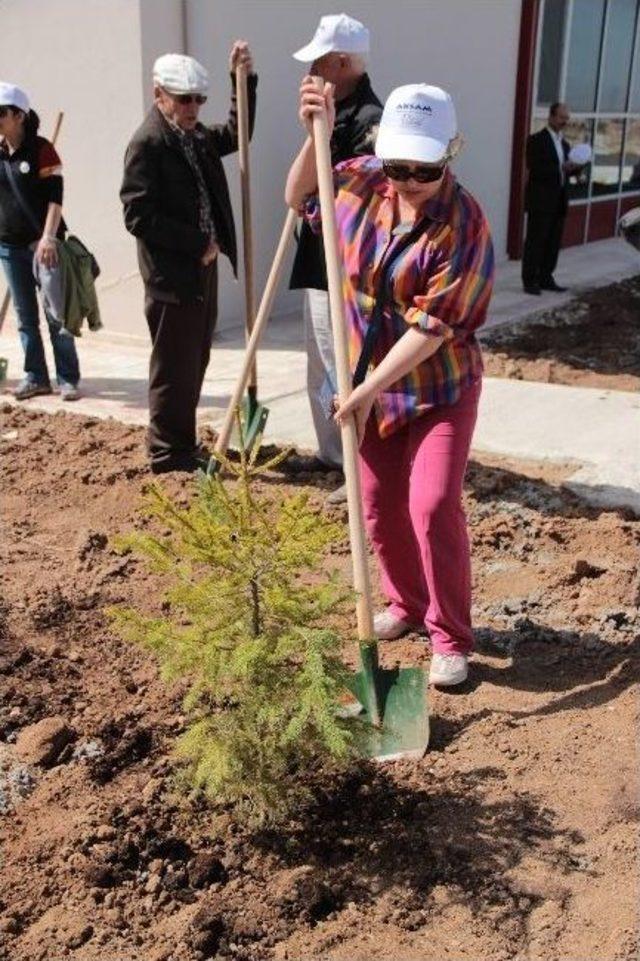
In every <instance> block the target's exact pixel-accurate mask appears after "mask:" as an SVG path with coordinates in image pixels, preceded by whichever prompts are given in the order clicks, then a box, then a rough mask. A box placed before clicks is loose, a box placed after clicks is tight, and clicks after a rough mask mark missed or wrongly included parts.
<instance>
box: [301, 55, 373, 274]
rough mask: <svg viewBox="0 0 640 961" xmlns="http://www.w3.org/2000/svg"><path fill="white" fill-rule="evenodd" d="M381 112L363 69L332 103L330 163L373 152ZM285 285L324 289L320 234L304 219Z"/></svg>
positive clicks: (323, 266) (323, 265) (323, 264)
mask: <svg viewBox="0 0 640 961" xmlns="http://www.w3.org/2000/svg"><path fill="white" fill-rule="evenodd" d="M381 116H382V104H381V103H380V101H379V100H378V98H377V97H376V95H375V93H374V92H373V90H372V89H371V81H370V80H369V77H368V75H367V74H366V73H365V74H364V76H363V77H362V78H361V80H360V82H359V83H358V86H357V87H356V89H355V90H354V91H353V93H351V94H349V96H348V97H345V98H344V100H340V101H338V103H337V104H336V122H335V126H334V128H333V134H332V135H331V162H332V163H333V165H334V166H335V165H336V164H337V163H340V162H341V161H342V160H350V159H351V157H360V156H363V155H365V154H372V153H373V147H374V141H375V132H374V129H373V128H374V127H376V126H377V124H379V123H380V117H381ZM289 286H290V288H291V289H292V290H297V289H299V288H300V287H314V288H316V289H317V290H326V289H327V268H326V265H325V260H324V250H323V247H322V238H321V237H319V236H318V235H317V234H314V233H313V232H312V230H311V228H310V227H309V225H308V224H306V223H303V224H302V226H301V228H300V236H299V239H298V250H297V252H296V256H295V260H294V262H293V271H292V273H291V282H290V284H289Z"/></svg>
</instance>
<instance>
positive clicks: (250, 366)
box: [207, 210, 298, 474]
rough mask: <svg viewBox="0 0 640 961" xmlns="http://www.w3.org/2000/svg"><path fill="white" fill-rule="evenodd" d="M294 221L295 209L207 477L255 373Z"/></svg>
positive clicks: (286, 225)
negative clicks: (260, 342)
mask: <svg viewBox="0 0 640 961" xmlns="http://www.w3.org/2000/svg"><path fill="white" fill-rule="evenodd" d="M297 220H298V215H297V214H296V212H295V210H290V211H289V212H288V214H287V217H286V220H285V222H284V226H283V228H282V233H281V235H280V240H279V241H278V247H277V250H276V255H275V257H274V259H273V263H272V265H271V270H270V271H269V276H268V277H267V283H266V286H265V288H264V293H263V295H262V300H261V301H260V307H259V309H258V314H257V317H256V321H255V324H254V326H253V330H252V331H251V336H250V337H249V342H248V344H247V349H246V352H245V356H244V362H243V365H242V370H241V371H240V375H239V377H238V380H237V381H236V385H235V387H234V389H233V393H232V395H231V400H230V401H229V406H228V407H227V412H226V414H225V418H224V421H223V423H222V427H221V428H220V431H219V432H218V437H217V439H216V443H215V447H214V448H213V450H214V456H213V457H212V458H211V460H210V461H209V466H208V468H207V473H208V474H214V473H215V472H216V471H217V469H218V467H219V464H220V462H219V461H218V460H216V457H215V455H216V454H223V455H224V454H226V453H227V448H228V446H229V439H230V437H231V432H232V430H233V426H234V423H235V420H236V415H237V411H238V408H239V406H240V401H241V398H242V395H243V394H244V391H245V388H246V386H247V383H248V381H249V377H250V375H251V372H252V371H255V356H256V351H257V349H258V343H259V341H260V337H261V335H262V331H263V330H264V328H265V326H266V323H267V321H268V319H269V317H270V315H271V308H272V307H273V301H274V298H275V295H276V290H277V288H278V282H279V280H280V276H281V274H282V268H283V267H284V264H285V259H286V255H287V250H288V248H289V244H290V242H291V238H292V236H293V232H294V230H295V226H296V223H297ZM262 409H263V410H264V411H265V418H264V419H265V420H266V408H264V407H263V408H262ZM245 424H246V421H245ZM263 429H264V422H263V424H262V427H260V428H259V430H258V434H256V433H254V435H253V439H254V443H255V442H256V441H257V440H259V435H260V434H261V433H262V430H263ZM243 442H244V446H246V448H247V449H251V447H250V445H248V444H247V439H246V437H243Z"/></svg>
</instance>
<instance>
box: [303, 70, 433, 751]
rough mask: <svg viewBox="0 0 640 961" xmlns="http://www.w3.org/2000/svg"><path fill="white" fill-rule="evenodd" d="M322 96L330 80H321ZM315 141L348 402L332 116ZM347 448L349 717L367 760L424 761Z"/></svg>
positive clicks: (422, 702) (418, 676)
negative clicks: (354, 719)
mask: <svg viewBox="0 0 640 961" xmlns="http://www.w3.org/2000/svg"><path fill="white" fill-rule="evenodd" d="M314 80H315V83H316V86H317V88H318V91H319V92H320V93H322V91H323V90H324V81H323V80H322V79H321V78H320V77H315V78H314ZM313 140H314V145H315V155H316V166H317V170H318V187H319V193H320V208H321V211H322V238H323V241H324V251H325V257H326V262H327V277H328V281H329V306H330V309H331V326H332V330H333V341H334V348H335V356H336V374H337V380H338V397H339V399H340V401H341V402H344V401H345V400H346V399H347V398H348V396H349V394H350V393H351V373H350V370H349V359H348V340H347V328H346V324H345V315H344V303H343V300H342V269H341V263H340V254H339V248H338V230H337V225H336V215H335V200H334V190H333V173H332V169H331V152H330V148H329V135H328V127H327V117H326V113H324V112H323V113H321V114H315V115H314V118H313ZM342 449H343V455H344V473H345V480H346V487H347V505H348V511H349V540H350V544H351V557H352V563H353V581H354V587H355V590H356V594H357V602H356V603H357V606H356V615H357V622H358V639H359V644H360V670H359V671H358V672H357V674H355V675H354V677H353V682H352V685H351V690H352V693H353V694H354V696H355V697H356V698H357V703H356V704H354V705H350V706H349V707H348V708H347V709H346V711H345V713H346V714H348V715H351V716H356V715H357V716H358V717H359V718H360V719H361V720H364V721H365V722H368V723H365V724H362V725H358V728H357V733H356V740H357V745H358V748H359V750H360V751H361V753H362V754H364V755H365V756H367V757H373V758H376V759H379V760H385V761H386V760H395V759H397V758H402V757H410V758H420V757H422V756H423V755H424V753H425V751H426V750H427V745H428V743H429V708H428V698H427V692H428V678H427V675H426V673H425V671H424V670H423V669H422V668H418V667H395V668H392V669H387V668H382V667H380V664H379V661H378V645H377V643H376V641H375V639H374V632H373V613H372V600H371V582H370V578H369V567H368V563H367V548H366V540H365V533H364V517H363V511H362V496H361V491H360V470H359V463H358V438H357V433H356V423H355V418H354V417H350V418H349V419H348V420H347V421H346V422H345V423H344V424H343V425H342Z"/></svg>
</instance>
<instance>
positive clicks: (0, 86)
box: [0, 82, 29, 113]
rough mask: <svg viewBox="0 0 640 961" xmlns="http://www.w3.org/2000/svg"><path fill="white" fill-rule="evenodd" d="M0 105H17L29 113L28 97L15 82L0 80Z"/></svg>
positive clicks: (19, 108)
mask: <svg viewBox="0 0 640 961" xmlns="http://www.w3.org/2000/svg"><path fill="white" fill-rule="evenodd" d="M0 107H17V108H18V110H24V112H25V113H29V98H28V97H27V95H26V93H25V92H24V90H21V89H20V87H16V85H15V83H2V82H0Z"/></svg>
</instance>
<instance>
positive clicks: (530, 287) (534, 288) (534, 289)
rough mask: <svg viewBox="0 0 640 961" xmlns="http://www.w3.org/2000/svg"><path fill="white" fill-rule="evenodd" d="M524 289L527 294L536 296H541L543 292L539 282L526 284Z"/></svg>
mask: <svg viewBox="0 0 640 961" xmlns="http://www.w3.org/2000/svg"><path fill="white" fill-rule="evenodd" d="M523 290H524V292H525V294H533V295H534V297H539V296H540V294H541V293H542V291H541V290H540V288H539V287H538V285H537V284H525V285H524V287H523Z"/></svg>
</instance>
